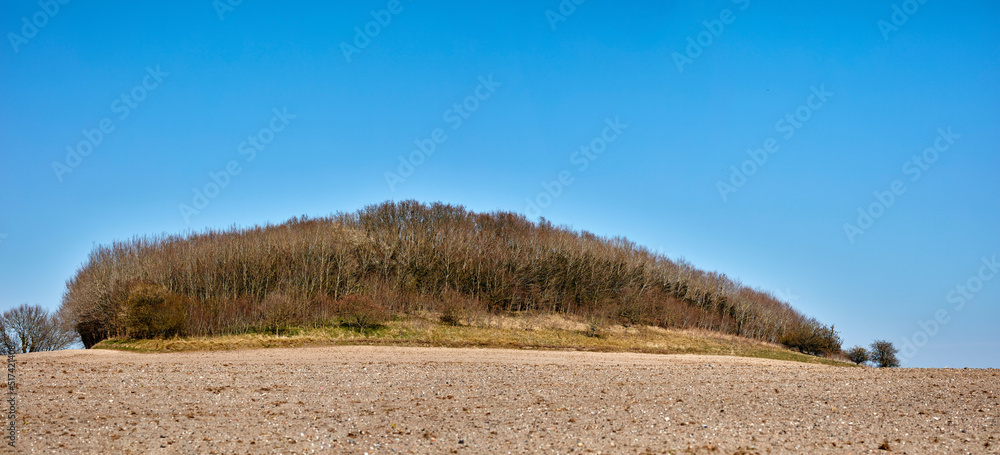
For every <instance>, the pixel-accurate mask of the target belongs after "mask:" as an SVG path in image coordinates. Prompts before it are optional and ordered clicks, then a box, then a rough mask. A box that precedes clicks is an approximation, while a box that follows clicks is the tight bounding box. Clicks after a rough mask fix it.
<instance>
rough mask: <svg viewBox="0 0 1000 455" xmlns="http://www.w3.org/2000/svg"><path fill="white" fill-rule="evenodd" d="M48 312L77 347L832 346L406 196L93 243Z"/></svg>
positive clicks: (666, 267) (696, 273)
mask: <svg viewBox="0 0 1000 455" xmlns="http://www.w3.org/2000/svg"><path fill="white" fill-rule="evenodd" d="M60 312H61V314H62V315H63V316H64V317H65V318H67V319H68V320H69V321H71V322H72V323H73V325H74V326H75V327H76V329H77V330H78V332H79V333H80V335H81V338H82V340H83V342H84V344H85V346H87V347H92V346H93V345H95V344H97V343H98V342H100V341H102V340H105V339H111V338H113V339H152V338H169V337H174V336H187V337H206V336H207V337H212V336H221V335H246V334H255V333H274V334H277V335H280V334H282V333H286V332H289V331H296V330H300V329H317V328H324V327H351V328H355V329H358V330H360V331H364V330H366V329H374V328H379V327H385V326H386V324H388V323H390V322H391V321H400V320H406V319H410V318H413V317H414V316H415V315H418V314H425V313H428V312H430V313H433V314H436V315H439V318H440V321H441V322H442V323H445V324H448V325H451V326H458V325H463V324H464V325H469V324H468V322H469V321H473V320H475V319H477V318H480V319H481V318H482V317H486V316H497V317H499V316H504V317H510V316H517V315H546V314H548V315H557V316H560V317H563V318H569V319H573V320H577V321H582V323H583V324H585V327H587V330H585V332H587V334H588V335H590V336H593V337H600V336H601V333H602V330H603V331H607V330H606V329H607V328H609V327H612V326H620V327H625V328H629V327H646V326H650V327H655V328H667V329H699V330H706V331H712V332H717V333H720V334H729V335H735V336H738V337H744V338H749V339H753V340H758V341H760V342H764V343H781V344H784V345H785V346H788V347H791V348H796V349H798V350H800V351H803V352H806V353H810V354H835V353H838V352H839V351H840V339H839V338H838V337H837V335H836V332H835V331H834V330H833V327H832V326H831V327H827V326H825V325H823V324H821V323H819V322H818V321H816V320H815V319H812V318H808V317H806V316H805V315H803V314H801V313H800V312H798V311H797V310H795V309H794V308H792V307H791V306H790V305H789V304H788V303H786V302H783V301H781V300H779V299H777V298H776V297H775V296H773V295H771V294H770V293H767V292H764V291H761V290H758V289H754V288H751V287H749V286H746V285H743V284H741V283H739V282H737V281H735V280H733V279H730V278H728V277H727V276H726V275H724V274H722V273H719V272H710V271H703V270H699V269H697V268H695V267H693V266H692V265H691V264H689V263H687V262H684V261H681V260H674V259H670V258H668V257H666V256H664V255H661V254H657V253H654V252H652V251H650V250H649V249H647V248H644V247H642V246H638V245H636V244H635V243H633V242H631V241H629V240H627V239H625V238H623V237H615V238H605V237H599V236H596V235H594V234H591V233H588V232H585V231H584V232H580V231H575V230H573V229H571V228H568V227H562V226H554V225H553V224H551V223H550V222H548V221H546V220H544V219H543V220H541V221H540V222H532V221H530V220H528V219H527V218H525V217H524V216H523V215H519V214H516V213H511V212H502V211H498V212H491V213H475V212H472V211H469V210H467V209H465V208H464V207H461V206H454V205H447V204H441V203H434V204H422V203H419V202H416V201H403V202H385V203H382V204H377V205H371V206H368V207H366V208H364V209H362V210H359V211H357V212H354V213H338V214H335V215H332V216H329V217H322V218H307V217H300V218H293V219H291V220H288V221H287V222H284V223H281V224H277V225H270V224H269V225H265V226H258V227H251V228H236V227H234V228H230V229H227V230H210V231H206V232H201V233H191V234H186V235H175V236H155V237H136V238H133V239H131V240H127V241H119V242H114V243H112V244H111V245H101V246H98V247H96V248H95V249H94V250H93V251H92V252H91V254H90V256H89V258H88V260H87V261H86V263H85V264H84V265H83V266H82V267H81V268H80V269H79V270H78V272H77V274H76V276H74V277H73V278H72V279H71V280H70V281H69V282H68V284H67V290H66V293H65V295H64V298H63V303H62V306H61V308H60ZM463 321H465V323H463Z"/></svg>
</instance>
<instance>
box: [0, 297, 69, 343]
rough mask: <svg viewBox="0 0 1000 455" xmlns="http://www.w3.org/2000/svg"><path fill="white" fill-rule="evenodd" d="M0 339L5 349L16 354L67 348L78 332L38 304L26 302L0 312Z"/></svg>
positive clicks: (55, 314)
mask: <svg viewBox="0 0 1000 455" xmlns="http://www.w3.org/2000/svg"><path fill="white" fill-rule="evenodd" d="M0 332H3V334H2V336H0V337H2V339H0V342H2V343H3V349H4V351H5V352H6V353H9V352H10V351H11V350H13V351H14V352H15V353H17V354H24V353H28V352H40V351H57V350H59V349H66V348H67V347H69V346H70V345H72V344H73V343H74V342H75V341H76V340H77V336H76V332H74V331H73V330H72V328H71V327H69V326H68V325H67V324H66V321H63V320H62V318H60V317H59V316H58V314H57V313H54V314H50V313H49V312H48V311H46V310H45V309H44V308H42V307H41V306H39V305H28V304H24V305H21V306H19V307H17V308H12V309H10V310H7V311H6V312H4V313H3V315H0Z"/></svg>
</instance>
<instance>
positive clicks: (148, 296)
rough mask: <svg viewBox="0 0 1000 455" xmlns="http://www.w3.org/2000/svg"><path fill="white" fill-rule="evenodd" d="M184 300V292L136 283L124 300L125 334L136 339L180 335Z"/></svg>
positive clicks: (185, 308)
mask: <svg viewBox="0 0 1000 455" xmlns="http://www.w3.org/2000/svg"><path fill="white" fill-rule="evenodd" d="M187 303H188V301H187V299H186V298H185V297H184V296H181V295H178V294H174V293H172V292H170V291H168V290H167V289H166V288H164V287H162V286H158V285H153V284H141V285H138V286H136V287H135V288H133V289H132V292H130V293H129V296H128V300H127V301H126V302H125V317H124V326H125V335H126V336H128V337H130V338H137V339H146V338H165V337H171V336H174V335H183V334H184V326H185V322H186V319H187V315H186V312H187Z"/></svg>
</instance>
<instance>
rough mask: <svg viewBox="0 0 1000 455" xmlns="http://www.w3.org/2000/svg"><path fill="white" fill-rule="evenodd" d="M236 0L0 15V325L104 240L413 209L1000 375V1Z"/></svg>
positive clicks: (849, 341) (919, 360) (14, 4)
mask: <svg viewBox="0 0 1000 455" xmlns="http://www.w3.org/2000/svg"><path fill="white" fill-rule="evenodd" d="M226 2H227V0H220V1H217V2H215V3H214V4H213V2H212V1H209V0H203V1H197V2H156V3H155V4H154V2H139V3H130V4H127V5H125V4H120V3H115V4H111V2H77V1H71V2H69V3H67V4H65V5H62V4H58V3H54V4H53V5H58V10H56V8H55V7H54V6H53V5H48V6H45V7H44V8H43V6H40V4H39V3H38V2H37V1H34V0H32V1H23V0H3V1H2V7H0V9H2V13H0V32H3V33H4V42H3V43H0V214H2V216H0V309H5V308H9V307H12V306H16V305H19V304H22V303H38V304H41V305H43V306H45V307H48V308H52V309H54V308H56V307H58V305H59V302H60V299H61V296H62V293H63V290H64V289H65V281H66V280H67V279H69V278H70V277H72V276H73V274H74V272H75V270H76V269H77V268H78V267H79V266H80V265H81V263H82V262H83V261H84V260H85V259H86V256H87V253H88V252H89V251H90V250H91V248H93V246H94V245H96V244H103V243H108V242H111V241H113V240H115V239H127V238H129V237H131V236H133V235H137V234H138V235H143V234H157V233H163V232H166V233H181V232H186V231H188V230H196V231H197V230H202V229H206V228H223V227H228V226H232V225H234V224H235V225H239V226H247V225H253V224H260V223H266V222H272V223H277V222H281V221H283V220H285V219H287V218H289V217H292V216H297V215H303V214H306V215H314V216H320V215H326V214H330V213H332V212H336V211H353V210H355V209H358V208H359V207H362V206H364V205H367V204H370V203H377V202H381V201H384V200H387V199H395V200H402V199H411V198H412V199H417V200H421V201H427V202H431V201H444V202H449V203H455V204H462V205H465V206H466V207H468V208H470V209H473V210H485V211H488V210H496V209H502V210H512V211H517V212H522V213H523V212H526V211H527V212H530V215H532V216H533V217H534V216H537V215H539V214H541V215H542V216H545V217H546V218H548V219H550V220H552V221H553V222H555V223H557V224H566V225H569V226H572V227H574V228H576V229H584V230H589V231H592V232H595V233H598V234H603V235H624V236H627V237H628V238H630V239H632V240H634V241H636V242H638V243H640V244H643V245H646V246H649V247H650V248H652V249H655V250H659V251H661V252H663V253H666V254H668V255H670V256H671V257H674V258H678V257H683V258H686V259H687V260H689V261H691V262H693V263H694V264H695V265H697V266H699V267H702V268H706V269H714V270H719V271H722V272H724V273H726V274H728V275H729V276H732V277H736V278H738V279H740V280H742V281H743V282H744V283H747V284H749V285H752V286H757V287H760V288H763V289H767V290H771V291H774V292H778V293H784V294H789V295H787V298H788V299H789V300H790V301H791V303H792V304H793V305H794V306H795V307H797V308H798V309H800V310H802V311H803V312H805V313H806V314H809V315H812V316H815V317H817V318H818V319H820V320H821V321H823V322H826V323H833V324H835V325H836V328H837V329H838V330H840V331H841V333H842V335H843V337H844V339H845V344H846V345H847V346H850V345H853V344H868V343H870V342H871V341H872V340H873V339H875V338H885V339H889V340H890V341H893V342H895V343H896V345H897V346H902V345H903V344H904V340H911V342H914V343H916V344H920V347H919V349H915V350H914V352H911V353H910V354H913V355H909V356H907V360H906V361H905V363H904V365H905V366H936V367H941V366H952V367H965V366H969V367H987V366H992V367H1000V354H998V352H1000V336H998V335H997V333H998V332H997V321H1000V305H998V303H1000V278H998V279H992V280H991V279H987V277H992V275H993V274H994V272H992V271H991V270H990V267H987V266H986V265H985V264H984V262H983V261H984V259H985V260H986V262H990V259H991V258H993V257H994V256H997V255H1000V235H998V234H1000V229H998V228H1000V203H998V202H1000V201H998V195H1000V179H998V178H997V171H998V169H1000V153H998V152H1000V127H998V120H1000V28H998V27H997V26H996V24H997V23H998V20H1000V6H998V5H997V4H996V3H995V2H988V1H982V2H963V3H962V4H961V5H959V4H954V3H951V2H941V1H929V2H927V3H925V4H923V5H919V4H918V3H917V2H909V3H907V2H900V1H897V2H895V7H896V8H899V11H898V12H897V11H896V10H895V9H894V3H893V2H892V1H876V2H851V3H852V5H845V4H843V3H838V2H757V1H755V0H754V1H750V2H731V1H728V0H727V1H712V2H706V3H705V4H702V5H698V6H686V5H682V4H678V3H673V2H672V3H670V4H661V3H662V2H634V3H631V4H630V3H628V2H626V3H625V4H623V3H621V2H609V1H602V0H589V1H586V2H584V3H582V4H580V5H575V4H573V3H571V2H570V1H568V0H567V1H565V2H563V3H564V5H563V10H562V12H560V11H559V8H560V3H559V2H558V1H556V0H551V1H542V2H501V1H491V2H423V1H415V2H411V1H409V0H402V2H401V3H395V2H389V1H382V0H379V1H362V2H349V3H350V5H349V6H348V5H344V4H341V2H329V4H327V3H326V2H324V4H322V5H317V4H315V2H281V3H279V2H263V1H247V2H243V3H242V4H240V5H237V6H235V7H232V8H229V7H228V6H226V7H225V8H222V7H221V6H220V5H222V6H225V5H228V3H226ZM344 3H348V2H344ZM512 3H513V4H512ZM654 3H656V4H654ZM568 5H575V8H572V9H573V10H571V8H569V7H568ZM914 5H918V6H919V7H918V8H916V10H915V11H914V10H913V9H914V8H912V7H913V6H914ZM390 8H391V9H392V10H393V11H388V9H390ZM46 9H47V10H48V12H47V11H46ZM382 10H386V13H384V14H379V13H378V12H379V11H382ZM904 10H909V12H907V11H904ZM372 11H375V12H376V16H378V18H379V19H381V20H382V22H384V23H385V22H387V23H386V24H385V25H384V26H383V25H381V24H378V23H377V22H375V23H372V21H375V20H376V18H375V16H372V13H371V12H372ZM53 13H54V14H53ZM894 14H895V17H894V16H893V15H894ZM723 19H724V20H723ZM25 21H27V24H28V25H26V22H25ZM706 23H707V24H706ZM355 27H357V28H358V29H357V30H361V33H362V34H363V36H359V35H358V32H357V31H356V29H355ZM366 30H367V31H366ZM689 38H690V39H691V41H689V40H688V39H689ZM699 40H700V41H701V43H702V44H697V43H698V41H699ZM692 42H693V43H695V44H694V45H692V44H691V43H692ZM348 46H353V47H354V49H352V48H351V47H348ZM345 54H346V56H345ZM348 57H349V59H348ZM348 60H349V61H348ZM483 81H486V84H485V85H482V84H483ZM123 97H124V98H123ZM470 97H471V98H470ZM456 104H458V105H459V107H458V109H457V110H456V108H455V105H456ZM463 105H464V107H463ZM276 110H277V111H276ZM276 112H278V113H280V114H281V115H280V116H278V115H276ZM286 113H287V114H286ZM787 116H790V118H786V117H787ZM616 122H617V123H618V124H619V125H618V126H617V127H616V128H615V129H611V128H610V127H608V126H607V125H608V123H612V124H613V123H616ZM102 127H103V128H104V129H105V130H106V131H107V132H106V133H105V132H101V128H102ZM272 127H273V129H272ZM948 128H951V130H950V132H949V130H948ZM438 129H440V131H437V130H438ZM279 130H280V131H279ZM939 130H940V131H943V132H944V137H940V138H939V136H941V133H940V132H939ZM85 131H86V133H85ZM248 136H253V137H254V139H253V142H255V144H254V143H251V141H248ZM602 136H603V137H602ZM435 137H436V138H437V139H438V140H439V141H438V142H436V143H434V152H433V153H432V154H430V155H426V154H423V155H421V154H420V153H416V154H413V155H412V158H411V151H413V150H414V149H415V148H416V145H415V141H424V147H425V148H428V147H429V146H428V142H427V140H430V141H432V142H433V141H434V138H435ZM97 142H99V143H97ZM95 143H96V145H95ZM935 145H936V146H937V147H938V150H933V149H932V150H926V149H928V148H933V147H935ZM584 146H586V147H588V149H586V150H584V151H581V150H580V148H581V147H584ZM591 146H593V148H589V147H591ZM67 147H70V148H71V149H72V150H74V152H73V153H69V152H67ZM765 147H768V148H770V149H771V150H773V151H774V152H773V153H768V152H767V151H766V150H764V148H765ZM750 149H761V150H762V152H757V153H756V155H757V159H758V160H760V161H762V162H763V164H761V165H757V164H756V163H754V162H753V161H749V162H748V160H752V158H751V154H748V150H750ZM596 151H601V153H596ZM80 152H82V153H84V154H86V156H82V155H77V153H80ZM761 153H763V155H762V154H761ZM67 155H70V156H67ZM924 155H926V157H925V156H924ZM401 157H402V159H403V160H404V161H406V162H407V164H406V165H404V166H403V168H402V169H400V166H401V164H400V160H401ZM914 157H917V160H919V162H917V161H914ZM250 158H253V159H252V160H250ZM764 158H766V161H763V159H764ZM230 162H232V164H230ZM414 164H418V165H416V166H413V165H414ZM232 165H236V166H238V173H235V172H233V174H235V175H228V176H223V175H220V174H219V173H220V172H224V171H225V172H228V171H226V169H227V166H232ZM409 166H413V169H412V173H411V172H410V171H411V169H409ZM731 166H735V168H737V169H739V168H740V167H744V168H745V171H746V172H745V173H744V171H740V175H736V176H733V175H732V174H733V170H732V168H731ZM67 169H68V170H69V172H67ZM232 170H233V171H235V170H237V168H236V167H233V168H232ZM387 172H392V173H396V175H397V176H398V177H399V178H400V179H401V181H400V179H396V178H395V177H390V178H389V180H391V181H392V185H390V183H389V182H388V181H387V176H386V173H387ZM210 173H213V174H215V176H216V179H217V180H219V182H223V183H226V185H225V187H224V188H221V189H220V190H219V191H218V192H217V193H216V192H214V190H215V189H216V188H217V187H216V186H213V185H215V184H214V183H213V180H212V177H210ZM560 174H562V177H563V180H564V183H565V182H571V183H569V184H568V185H567V184H560V185H561V188H559V187H557V185H555V184H550V185H548V188H549V189H548V190H546V189H545V187H544V186H543V185H542V183H543V182H553V181H558V180H559V179H560ZM744 179H745V180H744ZM227 180H228V182H227ZM897 180H898V182H897V183H895V184H894V182H895V181H897ZM720 182H721V183H722V184H723V185H721V186H720ZM206 185H207V188H206ZM725 185H730V187H726V186H725ZM195 188H197V189H199V191H201V192H205V191H208V192H209V193H210V194H209V195H210V196H214V197H211V198H208V197H206V199H205V200H201V199H199V198H197V197H196V194H195V192H194V189H195ZM720 188H721V190H720ZM894 188H895V189H896V190H897V194H893V195H892V196H891V201H890V197H889V196H885V195H883V196H881V199H882V201H883V202H879V199H880V198H879V197H876V196H875V195H874V193H875V192H880V193H884V192H886V191H889V192H891V191H892V190H893V189H894ZM545 191H548V192H550V193H554V194H557V196H555V197H552V196H551V195H543V196H541V197H539V194H540V193H542V192H545ZM527 198H530V199H533V200H536V201H540V202H541V203H542V205H544V206H545V207H539V209H538V210H536V209H534V208H533V207H529V205H528V203H527V202H526V199H527ZM206 202H207V206H206V205H205V203H206ZM181 204H186V205H188V206H190V208H191V210H188V211H187V212H186V214H187V217H186V218H185V216H184V215H183V214H182V209H181ZM872 204H876V206H875V207H872ZM199 207H200V208H199ZM859 207H861V208H864V210H865V211H870V212H871V213H873V214H877V215H880V216H878V217H877V218H873V219H872V220H871V221H872V223H870V225H869V223H867V221H868V220H865V219H862V220H861V223H860V225H859V220H858V218H859V213H858V209H859ZM193 211H197V213H194V212H193ZM845 223H850V224H851V225H852V226H853V227H854V228H857V230H854V229H853V228H851V227H847V228H845ZM845 229H846V230H847V231H849V232H850V233H851V234H848V232H847V231H845ZM858 231H862V233H860V234H859V233H858ZM993 267H994V268H995V266H993ZM977 275H982V276H981V277H977ZM958 286H961V289H959V288H958ZM970 288H971V289H972V290H976V292H972V290H970ZM963 293H964V295H963ZM935 315H937V316H939V317H940V318H941V319H942V320H947V322H944V323H938V324H937V325H938V327H936V328H935V327H933V325H928V324H927V323H924V326H925V328H921V322H922V321H928V320H933V319H934V318H935Z"/></svg>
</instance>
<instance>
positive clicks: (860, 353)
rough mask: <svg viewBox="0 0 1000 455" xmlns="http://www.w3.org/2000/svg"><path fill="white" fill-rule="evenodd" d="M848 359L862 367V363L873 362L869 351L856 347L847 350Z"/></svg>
mask: <svg viewBox="0 0 1000 455" xmlns="http://www.w3.org/2000/svg"><path fill="white" fill-rule="evenodd" d="M847 358H848V359H849V360H850V361H851V362H854V363H856V364H858V365H861V364H862V363H865V362H867V361H869V360H871V354H869V353H868V350H867V349H865V348H863V347H861V346H855V347H853V348H851V349H848V350H847Z"/></svg>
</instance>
